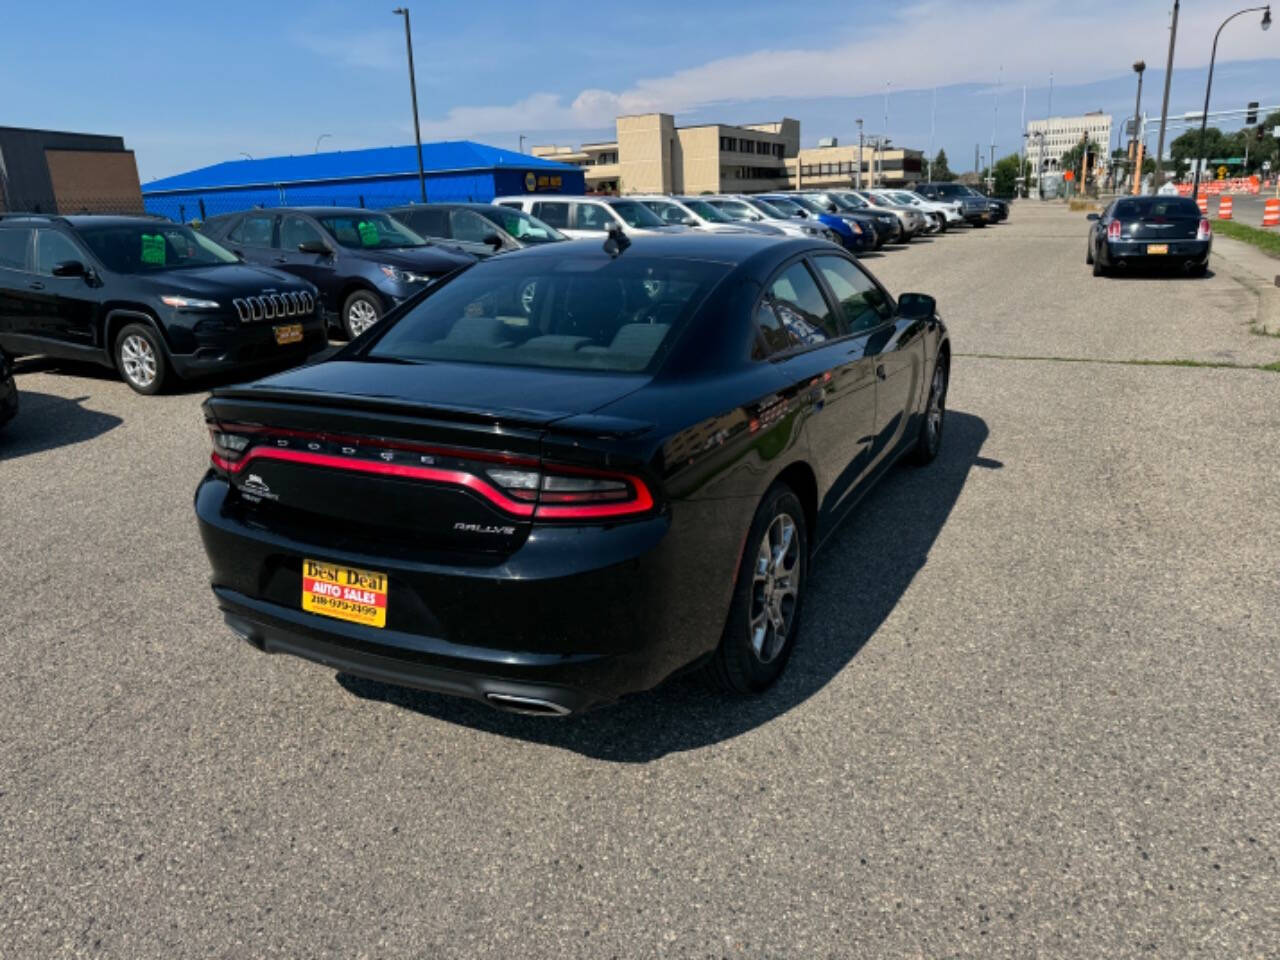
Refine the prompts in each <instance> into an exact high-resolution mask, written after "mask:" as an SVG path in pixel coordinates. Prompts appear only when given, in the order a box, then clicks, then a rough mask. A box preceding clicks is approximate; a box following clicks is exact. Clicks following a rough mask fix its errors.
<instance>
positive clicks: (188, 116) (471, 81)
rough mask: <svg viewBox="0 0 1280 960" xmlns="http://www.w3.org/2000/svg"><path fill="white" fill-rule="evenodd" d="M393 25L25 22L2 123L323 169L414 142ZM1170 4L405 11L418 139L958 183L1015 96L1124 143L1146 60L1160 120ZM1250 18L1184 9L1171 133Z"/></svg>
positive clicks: (1222, 76)
mask: <svg viewBox="0 0 1280 960" xmlns="http://www.w3.org/2000/svg"><path fill="white" fill-rule="evenodd" d="M395 5H396V4H395V3H394V2H390V0H388V2H385V3H380V2H371V0H346V2H338V0H313V2H298V0H265V2H264V0H258V2H255V3H249V2H243V0H221V2H220V3H218V4H201V5H199V6H196V5H194V4H187V3H173V2H171V0H170V2H166V3H158V2H151V0H131V2H129V3H122V2H116V3H102V2H101V0H96V2H81V0H45V2H41V3H34V2H27V0H19V2H16V3H14V4H11V5H10V6H9V8H8V9H7V10H6V12H5V17H4V19H5V34H6V36H5V37H4V38H3V39H0V47H11V48H13V49H12V51H11V52H9V53H7V54H6V55H5V56H0V89H3V90H5V91H6V96H5V97H4V104H3V108H0V124H4V125H10V126H28V127H41V128H48V129H55V130H76V131H83V132H92V133H111V134H119V135H121V136H123V137H124V138H125V142H126V145H127V146H128V147H130V148H132V149H133V150H134V151H135V153H136V156H137V161H138V170H139V174H140V176H141V177H142V180H143V182H144V183H145V182H147V181H148V180H151V179H154V178H157V177H164V176H169V175H171V174H175V173H181V172H183V171H186V170H190V169H194V168H197V167H202V166H206V165H208V164H212V163H217V162H220V161H222V160H229V159H235V158H236V157H238V156H240V155H241V154H242V153H247V154H250V155H252V156H254V157H261V156H271V155H277V154H286V153H294V154H296V153H310V152H312V151H313V150H314V149H315V147H316V142H317V139H319V140H320V145H321V148H322V149H324V150H344V149H346V150H351V149H360V148H364V147H377V146H388V145H393V144H403V143H412V141H413V116H412V111H411V109H410V103H409V89H408V70H407V66H406V57H405V44H404V31H403V22H402V20H401V18H400V17H398V16H395V15H393V14H392V12H391V10H392V8H393V7H394V6H395ZM1171 6H1172V2H1171V0H1120V2H1117V0H1073V2H1050V0H985V2H970V0H903V2H897V3H894V2H888V3H886V2H884V0H876V2H864V0H839V2H837V0H804V2H803V3H795V4H792V3H779V2H777V0H771V2H768V3H765V2H752V0H696V2H693V3H690V2H688V0H643V2H641V3H636V2H634V0H631V2H628V3H626V4H613V3H611V2H609V0H597V2H596V3H592V4H586V3H581V2H578V3H568V2H562V0H538V2H536V3H534V2H529V3H513V2H510V0H507V2H502V0H469V2H467V3H456V2H452V3H451V2H447V0H433V2H432V3H430V4H428V3H416V2H413V0H410V11H411V16H412V25H413V33H414V60H415V66H416V71H417V85H418V102H419V113H420V116H421V122H422V137H423V140H424V141H430V140H441V139H474V140H480V141H483V142H486V143H491V144H495V145H497V146H502V147H510V148H513V149H514V148H516V147H517V146H518V144H519V142H520V140H519V138H520V135H521V134H524V135H525V136H526V141H525V143H526V148H527V146H528V145H529V144H532V143H548V142H554V143H565V144H577V143H579V142H581V141H584V140H593V139H606V138H611V137H612V136H613V118H614V117H615V116H616V115H617V114H620V113H640V112H648V111H654V110H661V111H664V112H667V113H673V114H675V115H676V121H677V123H698V122H711V121H720V122H725V123H751V122H763V121H766V120H773V119H776V118H778V117H781V116H784V115H785V116H792V117H795V118H797V119H799V120H800V122H801V137H802V143H803V144H804V145H806V146H810V145H814V144H816V142H817V140H818V138H819V137H824V136H836V137H838V138H840V139H841V141H842V142H848V141H849V139H850V138H853V139H856V136H857V135H856V128H855V123H854V120H855V118H856V117H862V118H863V119H864V122H865V129H866V130H867V131H868V132H873V131H874V132H882V131H886V132H887V133H888V134H889V135H890V136H891V137H893V139H894V142H895V143H898V144H902V145H905V146H910V147H914V148H918V149H928V148H930V146H931V145H932V147H933V149H935V150H936V149H937V148H938V147H943V148H945V149H946V150H947V153H948V155H949V156H950V157H951V166H952V169H954V170H957V171H960V170H966V169H971V168H972V167H973V151H974V145H975V144H979V145H981V150H982V153H983V154H984V157H985V155H986V154H987V153H988V152H989V150H990V144H991V142H992V141H993V140H994V141H995V143H996V145H997V147H996V154H997V156H1000V155H1003V154H1006V153H1010V152H1016V151H1017V149H1018V147H1019V145H1020V142H1021V130H1022V129H1023V128H1022V126H1021V117H1022V98H1023V87H1024V86H1025V87H1026V88H1027V93H1026V97H1027V102H1026V118H1027V119H1028V120H1031V119H1036V118H1038V117H1043V116H1044V115H1045V113H1046V111H1047V109H1048V95H1049V91H1048V85H1049V76H1050V74H1052V75H1053V88H1054V92H1053V112H1054V113H1055V114H1061V113H1067V112H1076V111H1083V110H1086V109H1089V110H1092V109H1103V110H1105V111H1107V112H1110V113H1114V114H1116V116H1117V121H1118V120H1119V117H1120V116H1121V115H1126V114H1130V113H1131V112H1132V110H1133V98H1134V93H1135V90H1136V85H1135V78H1134V75H1133V72H1132V69H1131V64H1132V63H1133V61H1134V60H1137V59H1140V58H1141V59H1144V60H1145V61H1146V62H1147V64H1148V70H1147V73H1146V78H1145V84H1144V87H1145V88H1144V93H1143V105H1144V109H1145V110H1146V111H1147V112H1149V113H1154V114H1157V115H1158V113H1159V109H1160V94H1161V84H1162V83H1163V68H1164V62H1165V56H1166V52H1167V48H1168V30H1167V25H1168V17H1169V10H1170V8H1171ZM1241 6H1243V4H1241V3H1240V2H1239V0H1230V2H1227V3H1223V2H1218V0H1188V2H1187V3H1184V4H1183V6H1182V13H1181V19H1180V22H1179V26H1178V45H1177V51H1176V62H1175V71H1174V79H1173V84H1172V87H1173V89H1172V92H1171V104H1170V112H1171V114H1174V115H1181V114H1182V113H1185V112H1186V111H1190V110H1194V109H1199V106H1200V102H1201V100H1202V98H1203V90H1204V81H1205V69H1204V68H1205V65H1206V64H1207V63H1208V60H1209V51H1210V45H1211V43H1212V37H1213V32H1214V30H1216V29H1217V26H1218V24H1219V22H1220V21H1221V20H1222V19H1223V18H1224V17H1225V16H1227V15H1228V14H1230V13H1232V12H1234V11H1235V10H1237V9H1239V8H1240V7H1241ZM1277 12H1278V13H1280V8H1278V10H1277ZM1258 20H1259V17H1258V15H1257V14H1246V15H1245V16H1242V17H1240V18H1238V19H1236V20H1235V21H1233V22H1232V24H1231V25H1230V26H1228V27H1227V28H1226V29H1225V30H1224V31H1223V35H1222V40H1221V42H1220V45H1219V51H1218V70H1217V72H1216V73H1215V80H1214V92H1215V95H1214V98H1213V103H1212V108H1213V109H1219V108H1225V107H1235V106H1243V105H1244V102H1245V101H1246V100H1255V99H1256V100H1262V101H1263V102H1264V103H1266V104H1276V103H1280V29H1276V30H1272V31H1268V32H1265V33H1264V32H1263V31H1262V30H1260V29H1259V25H1258ZM68 24H74V25H75V28H74V29H68V26H67V25H68ZM15 52H20V54H21V55H13V53H15ZM33 63H38V64H42V65H43V68H42V69H41V70H40V71H39V73H38V79H33V74H32V72H31V65H32V64H33ZM935 87H936V88H937V95H936V96H937V99H936V108H935V105H934V103H935V101H934V96H935V95H934V88H935ZM886 92H888V95H889V96H888V120H887V126H886V120H885V112H886V111H885V93H886ZM1225 126H1231V125H1230V124H1228V125H1225ZM1175 132H1176V131H1175ZM325 134H327V135H328V136H323V137H322V135H325ZM984 162H985V159H984Z"/></svg>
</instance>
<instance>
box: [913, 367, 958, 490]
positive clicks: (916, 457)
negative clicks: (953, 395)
mask: <svg viewBox="0 0 1280 960" xmlns="http://www.w3.org/2000/svg"><path fill="white" fill-rule="evenodd" d="M950 385H951V363H950V360H949V359H948V356H947V355H946V354H941V355H939V357H938V360H937V362H936V363H935V364H934V365H933V374H932V376H930V377H929V396H928V397H927V398H926V400H925V405H924V416H923V417H922V418H921V419H920V432H919V433H918V434H917V435H916V445H915V448H914V449H913V450H912V451H911V462H912V463H914V464H916V465H917V466H921V467H923V466H925V465H926V464H930V463H933V461H934V460H936V459H937V458H938V451H940V450H941V449H942V431H943V428H944V427H945V426H946V423H947V387H949V386H950Z"/></svg>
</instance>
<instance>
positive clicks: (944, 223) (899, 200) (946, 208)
mask: <svg viewBox="0 0 1280 960" xmlns="http://www.w3.org/2000/svg"><path fill="white" fill-rule="evenodd" d="M874 192H875V195H876V196H878V197H883V198H884V201H885V202H886V203H892V204H896V205H897V206H900V207H907V208H911V209H914V210H918V211H919V212H920V213H922V214H923V215H924V217H925V219H926V220H931V221H932V227H931V229H930V232H931V233H946V231H947V227H948V226H950V225H951V224H953V223H957V224H959V223H964V217H962V216H960V210H959V207H958V205H957V204H946V203H934V202H933V201H932V200H926V199H925V198H924V197H922V196H920V195H919V194H918V193H912V192H911V191H910V190H890V189H885V190H877V191H874Z"/></svg>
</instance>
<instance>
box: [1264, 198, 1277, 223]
mask: <svg viewBox="0 0 1280 960" xmlns="http://www.w3.org/2000/svg"><path fill="white" fill-rule="evenodd" d="M1262 225H1263V226H1264V227H1280V199H1277V198H1276V197H1272V198H1271V199H1269V200H1268V201H1267V202H1266V204H1265V205H1264V206H1263V208H1262Z"/></svg>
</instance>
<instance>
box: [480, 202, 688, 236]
mask: <svg viewBox="0 0 1280 960" xmlns="http://www.w3.org/2000/svg"><path fill="white" fill-rule="evenodd" d="M493 202H494V203H496V204H499V205H501V206H504V207H511V208H513V209H515V210H523V211H524V212H525V213H531V214H533V215H534V216H535V217H537V218H538V219H539V220H541V221H542V222H543V223H549V224H551V226H553V227H555V228H556V229H557V230H559V231H561V232H562V233H564V234H565V235H566V236H570V237H573V238H575V239H590V238H592V237H595V238H601V237H603V236H604V235H605V234H606V233H607V232H609V231H610V230H612V229H614V228H615V227H616V228H617V229H620V230H621V231H622V232H623V233H625V234H626V235H627V236H629V237H648V236H666V235H670V234H676V233H684V232H685V231H687V230H688V229H689V228H688V227H686V226H684V225H683V224H668V223H666V222H665V221H663V220H662V219H661V218H660V217H659V216H658V215H657V214H656V213H654V212H653V211H652V210H650V209H649V208H648V207H646V206H645V205H644V204H643V203H641V202H640V201H639V200H635V199H633V198H631V197H560V196H541V197H539V196H522V197H498V198H497V199H496V200H494V201H493Z"/></svg>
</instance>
